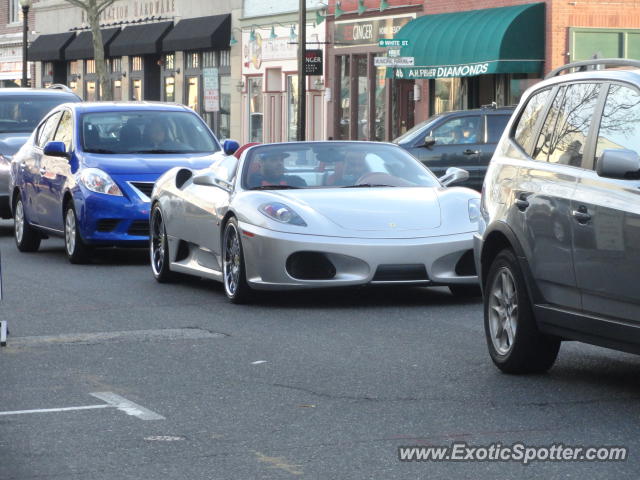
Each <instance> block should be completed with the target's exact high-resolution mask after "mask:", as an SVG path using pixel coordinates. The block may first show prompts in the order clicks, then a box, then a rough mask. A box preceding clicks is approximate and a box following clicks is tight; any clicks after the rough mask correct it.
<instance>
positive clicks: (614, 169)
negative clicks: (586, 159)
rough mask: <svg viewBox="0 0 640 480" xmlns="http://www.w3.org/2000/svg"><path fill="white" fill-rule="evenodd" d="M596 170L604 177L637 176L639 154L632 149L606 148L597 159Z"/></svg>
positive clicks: (639, 174) (639, 169)
mask: <svg viewBox="0 0 640 480" xmlns="http://www.w3.org/2000/svg"><path fill="white" fill-rule="evenodd" d="M596 172H597V174H598V175H599V176H601V177H605V178H621V179H624V178H634V179H636V178H639V176H640V156H639V155H638V153H637V152H634V151H633V150H622V149H607V150H605V151H603V152H602V155H600V158H599V159H598V164H597V165H596Z"/></svg>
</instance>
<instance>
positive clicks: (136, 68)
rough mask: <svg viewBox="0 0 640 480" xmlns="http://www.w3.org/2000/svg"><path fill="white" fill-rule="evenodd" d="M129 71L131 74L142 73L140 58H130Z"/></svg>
mask: <svg viewBox="0 0 640 480" xmlns="http://www.w3.org/2000/svg"><path fill="white" fill-rule="evenodd" d="M131 71H132V72H141V71H142V57H131Z"/></svg>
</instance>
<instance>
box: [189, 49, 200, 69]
mask: <svg viewBox="0 0 640 480" xmlns="http://www.w3.org/2000/svg"><path fill="white" fill-rule="evenodd" d="M187 68H200V55H199V54H198V53H195V52H194V53H187Z"/></svg>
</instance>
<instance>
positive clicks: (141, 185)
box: [131, 182, 154, 198]
mask: <svg viewBox="0 0 640 480" xmlns="http://www.w3.org/2000/svg"><path fill="white" fill-rule="evenodd" d="M131 185H132V186H133V187H135V188H137V189H138V190H140V191H141V192H142V193H144V194H145V195H146V196H147V197H149V198H151V192H153V185H154V183H153V182H131Z"/></svg>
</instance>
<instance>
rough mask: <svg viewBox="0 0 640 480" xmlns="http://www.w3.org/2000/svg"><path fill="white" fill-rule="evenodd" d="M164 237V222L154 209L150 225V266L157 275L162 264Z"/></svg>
mask: <svg viewBox="0 0 640 480" xmlns="http://www.w3.org/2000/svg"><path fill="white" fill-rule="evenodd" d="M165 244H166V237H165V234H164V222H163V221H162V214H161V213H160V212H159V211H158V210H155V211H154V213H153V222H152V225H151V266H152V267H153V272H154V273H155V274H156V275H159V274H160V272H161V271H162V267H163V266H164V249H165Z"/></svg>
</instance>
